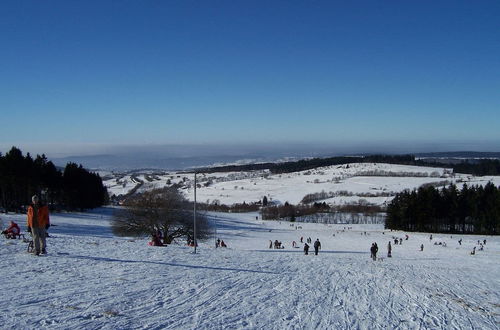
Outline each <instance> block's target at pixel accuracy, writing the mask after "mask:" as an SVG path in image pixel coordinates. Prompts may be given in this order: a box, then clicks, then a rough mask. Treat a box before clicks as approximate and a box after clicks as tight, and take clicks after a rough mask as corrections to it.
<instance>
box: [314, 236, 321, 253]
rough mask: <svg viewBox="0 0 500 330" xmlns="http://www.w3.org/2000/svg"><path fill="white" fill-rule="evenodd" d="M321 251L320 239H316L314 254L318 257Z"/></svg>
mask: <svg viewBox="0 0 500 330" xmlns="http://www.w3.org/2000/svg"><path fill="white" fill-rule="evenodd" d="M319 249H321V243H320V242H319V238H317V239H316V242H314V254H315V255H318V251H319Z"/></svg>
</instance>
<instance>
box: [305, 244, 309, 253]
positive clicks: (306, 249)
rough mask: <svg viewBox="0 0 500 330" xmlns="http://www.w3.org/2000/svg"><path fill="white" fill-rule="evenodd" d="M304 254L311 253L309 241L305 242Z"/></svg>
mask: <svg viewBox="0 0 500 330" xmlns="http://www.w3.org/2000/svg"><path fill="white" fill-rule="evenodd" d="M304 254H305V255H308V254H309V245H308V244H307V243H305V244H304Z"/></svg>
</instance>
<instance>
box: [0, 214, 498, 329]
mask: <svg viewBox="0 0 500 330" xmlns="http://www.w3.org/2000/svg"><path fill="white" fill-rule="evenodd" d="M112 211H113V209H110V208H105V209H100V210H96V211H94V212H91V213H72V214H52V215H51V219H52V224H53V226H52V227H51V228H50V234H51V237H50V238H48V252H49V254H48V255H47V256H44V257H35V256H33V255H30V254H28V253H27V252H26V243H23V242H22V240H6V239H4V238H3V237H2V238H0V245H1V250H0V251H1V252H0V253H1V257H0V272H1V276H2V278H3V281H1V284H0V289H1V290H2V292H3V299H2V300H0V309H1V310H2V313H0V324H1V325H2V328H4V329H40V328H50V329H139V328H141V329H242V328H245V329H262V328H265V329H395V328H399V329H417V328H418V329H498V328H499V322H500V304H499V302H500V281H499V277H498V274H499V271H500V264H499V262H498V256H499V255H500V238H499V237H486V236H481V237H479V236H460V235H453V237H450V236H449V235H439V234H435V235H434V237H433V240H432V241H430V240H429V234H419V233H409V239H408V240H405V239H404V237H405V236H404V235H405V234H406V233H403V232H390V231H387V230H386V231H384V230H383V229H382V226H381V225H352V226H350V227H345V225H322V224H300V227H301V228H298V227H297V224H290V223H288V222H277V221H261V220H256V219H255V217H256V216H257V215H256V214H252V213H251V214H239V215H234V214H230V215H228V214H211V217H212V221H213V223H214V224H215V225H216V228H217V237H220V238H221V239H223V240H224V241H225V242H226V243H227V244H228V248H227V249H221V248H219V249H215V247H214V239H215V236H214V239H211V240H209V241H207V242H202V243H200V246H199V248H198V253H197V254H193V253H192V248H190V247H187V246H185V245H184V244H183V242H178V244H174V245H171V246H168V247H152V246H148V245H147V240H146V239H131V238H118V237H114V236H113V235H112V233H111V231H110V227H109V221H110V218H111V214H112ZM0 218H1V219H2V221H3V224H4V226H5V224H6V223H7V221H9V220H15V221H18V222H19V223H20V224H23V226H22V227H23V229H24V222H25V216H24V215H14V214H9V215H0ZM301 237H303V238H304V240H305V239H306V238H308V237H311V238H312V239H313V240H315V239H316V238H319V239H320V241H321V243H322V249H321V250H320V252H319V255H317V256H315V255H314V253H312V254H310V255H307V256H306V255H304V253H303V251H302V247H303V244H301V243H300V238H301ZM393 237H398V238H403V244H402V245H393V247H392V248H393V257H392V258H387V257H386V246H387V243H388V242H389V241H392V240H393ZM460 238H461V239H463V242H462V244H461V245H459V243H458V240H459V239H460ZM484 239H486V240H487V243H486V245H485V246H484V251H478V252H477V254H476V255H474V256H471V255H470V251H471V250H472V249H473V247H474V246H476V247H477V248H479V245H478V240H481V241H482V240H484ZM270 240H272V241H274V240H279V241H281V242H283V244H284V246H285V248H284V249H280V250H276V249H269V241H270ZM293 241H295V242H296V243H297V244H298V248H293V247H292V242H293ZM373 242H377V243H378V246H379V257H383V260H382V261H372V260H371V259H370V258H369V248H370V246H371V244H372V243H373ZM434 242H436V243H437V242H441V243H443V242H446V243H447V246H446V247H444V246H443V245H434V244H433V243H434ZM421 244H424V250H423V251H420V245H421Z"/></svg>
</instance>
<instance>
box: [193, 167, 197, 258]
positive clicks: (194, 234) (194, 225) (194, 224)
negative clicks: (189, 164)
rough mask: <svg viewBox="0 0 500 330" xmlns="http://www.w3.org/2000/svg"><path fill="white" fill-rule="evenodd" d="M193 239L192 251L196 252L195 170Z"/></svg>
mask: <svg viewBox="0 0 500 330" xmlns="http://www.w3.org/2000/svg"><path fill="white" fill-rule="evenodd" d="M193 236H194V237H193V241H194V253H196V245H197V242H196V172H194V215H193Z"/></svg>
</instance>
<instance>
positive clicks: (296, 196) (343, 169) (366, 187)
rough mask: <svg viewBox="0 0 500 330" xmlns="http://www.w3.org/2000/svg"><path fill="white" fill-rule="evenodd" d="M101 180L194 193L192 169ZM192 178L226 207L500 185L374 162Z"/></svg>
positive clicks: (380, 199) (203, 197) (118, 189)
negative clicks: (326, 195)
mask: <svg viewBox="0 0 500 330" xmlns="http://www.w3.org/2000/svg"><path fill="white" fill-rule="evenodd" d="M103 178H104V180H103V181H104V184H105V185H106V187H107V188H108V191H109V193H110V195H113V194H114V195H120V194H121V195H123V194H126V193H128V192H129V191H131V190H132V189H133V188H134V187H136V186H137V185H138V184H139V183H140V182H142V185H141V186H140V188H139V189H138V191H143V190H147V189H152V188H162V187H164V186H165V185H172V184H176V183H177V184H181V185H182V187H183V190H184V192H185V194H186V197H187V198H188V199H192V198H193V196H194V194H193V187H194V180H193V179H194V175H193V174H192V173H156V174H154V172H153V174H152V173H146V174H144V173H141V174H135V175H130V174H127V175H124V174H116V173H115V174H111V173H106V174H104V175H103ZM197 179H198V184H199V188H198V189H197V198H198V201H201V202H209V203H210V202H214V201H218V202H219V203H222V204H227V205H231V204H234V203H243V202H246V203H252V202H257V201H260V200H262V198H263V197H264V196H267V198H268V200H270V201H274V202H277V203H285V202H289V203H292V204H298V203H300V201H301V200H302V198H304V196H305V195H307V194H314V193H320V192H322V191H324V192H326V193H333V194H337V196H333V197H331V198H328V199H325V200H322V201H326V202H327V203H330V204H344V203H353V202H358V201H359V200H360V199H364V200H366V201H368V202H370V203H373V204H377V205H383V204H386V203H387V202H389V201H390V200H392V198H393V197H394V194H396V193H398V192H401V191H403V190H405V189H415V188H418V187H420V186H421V185H423V184H429V183H434V184H441V186H442V185H443V184H446V185H449V184H450V183H456V184H457V185H458V186H459V187H461V186H462V185H463V183H467V184H468V185H484V184H486V183H487V182H488V181H492V182H493V183H494V184H496V185H500V177H474V176H471V175H464V174H454V175H453V174H452V173H451V170H445V169H442V168H432V167H419V166H405V165H392V164H378V163H377V164H373V163H362V164H358V163H355V164H348V165H339V166H328V167H320V168H316V169H314V170H308V171H301V172H294V173H286V174H271V173H269V172H268V171H254V172H227V173H214V174H199V175H198V177H197ZM346 193H347V194H346ZM367 195H368V196H367Z"/></svg>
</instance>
